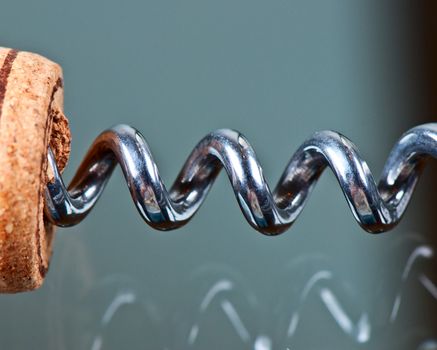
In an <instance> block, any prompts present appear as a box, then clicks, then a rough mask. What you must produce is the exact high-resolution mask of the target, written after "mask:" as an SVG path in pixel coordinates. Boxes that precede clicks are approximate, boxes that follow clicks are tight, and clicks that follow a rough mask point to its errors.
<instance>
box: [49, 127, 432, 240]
mask: <svg viewBox="0 0 437 350" xmlns="http://www.w3.org/2000/svg"><path fill="white" fill-rule="evenodd" d="M429 156H432V157H434V158H437V123H430V124H424V125H421V126H418V127H415V128H413V129H411V130H409V131H408V132H406V133H405V134H404V135H403V136H402V138H401V139H400V140H399V141H398V142H397V144H396V145H395V146H394V148H393V151H392V153H391V154H390V156H389V158H388V161H387V163H386V166H385V168H384V171H383V174H382V176H381V180H380V182H379V184H378V185H376V183H375V180H374V178H373V176H372V174H371V173H370V171H369V168H368V166H367V164H366V162H365V161H364V160H363V159H362V157H361V156H360V154H359V152H358V150H357V148H356V147H355V146H354V144H353V143H352V142H351V141H350V140H348V139H347V138H346V137H345V136H343V135H341V134H339V133H337V132H333V131H321V132H317V133H315V134H314V135H313V136H312V137H311V138H309V139H308V140H307V141H305V142H304V143H303V144H302V146H301V147H300V148H299V149H298V150H297V151H296V153H295V154H294V155H293V156H292V158H291V160H290V162H289V163H288V165H287V166H286V168H285V171H284V173H283V174H282V177H281V179H280V180H279V183H278V185H277V186H276V188H275V190H274V191H273V192H272V191H271V190H270V188H269V186H268V184H267V182H266V180H265V179H264V176H263V171H262V168H261V166H260V164H259V162H258V160H257V158H256V155H255V151H254V150H253V148H252V147H251V146H250V144H249V142H248V141H247V139H246V138H245V137H244V136H243V135H242V134H241V133H239V132H237V131H234V130H229V129H222V130H217V131H214V132H212V133H210V134H208V135H207V136H206V137H204V138H203V139H202V140H201V141H200V142H199V143H198V144H197V146H196V147H195V148H194V150H193V151H192V153H191V154H190V156H189V157H188V159H187V161H186V162H185V164H184V166H183V167H182V170H181V171H180V173H179V175H178V176H177V178H176V180H175V182H174V184H173V186H172V187H171V189H170V190H169V191H167V189H166V187H165V185H164V184H163V182H162V180H161V178H160V176H159V172H158V167H157V165H156V163H155V161H154V160H153V157H152V153H151V151H150V148H149V147H148V145H147V142H146V141H145V139H144V137H143V136H142V135H141V134H140V133H139V132H138V131H137V130H136V129H134V128H132V127H130V126H127V125H118V126H115V127H113V128H111V129H109V130H107V131H105V132H103V133H102V134H101V135H100V136H99V137H97V139H96V140H95V141H94V143H93V145H92V146H91V148H90V150H89V151H88V154H87V155H86V156H85V158H84V160H83V162H82V164H81V165H80V167H79V169H78V171H77V173H76V175H75V176H74V178H73V180H72V181H71V183H70V186H69V188H68V189H67V188H66V187H65V185H64V183H63V180H62V178H61V176H60V174H59V171H58V170H57V166H56V161H55V158H54V155H53V152H51V151H50V150H49V152H48V157H49V164H50V167H51V168H52V170H53V173H54V181H53V182H49V183H48V184H47V188H46V194H45V203H46V205H45V209H46V210H45V213H46V217H47V219H48V220H50V222H52V223H53V224H55V225H57V226H71V225H75V224H77V223H79V222H80V221H81V220H82V219H83V218H84V217H85V216H86V215H87V214H88V213H89V212H90V210H91V209H92V208H93V206H94V205H95V203H96V201H97V200H98V198H99V197H100V195H101V193H102V192H103V189H104V187H105V185H106V183H107V181H108V179H109V177H110V175H111V173H112V171H113V170H114V168H115V167H116V165H117V164H119V165H120V167H121V169H122V171H123V174H124V176H125V179H126V181H127V184H128V188H129V190H130V193H131V196H132V199H133V201H134V203H135V205H136V207H137V209H138V211H139V213H140V215H141V216H142V218H143V219H144V221H145V222H146V223H147V224H149V225H150V226H152V227H153V228H156V229H158V230H170V229H176V228H178V227H181V226H183V225H184V224H186V223H187V222H188V221H189V220H190V218H191V217H192V216H193V215H194V214H195V213H196V211H197V210H198V208H199V207H200V205H201V204H202V202H203V201H204V200H205V198H206V196H207V194H208V191H209V190H210V188H211V186H212V185H213V183H214V180H215V179H216V177H217V176H218V174H219V173H220V170H221V169H222V168H223V169H225V171H226V173H227V175H228V177H229V181H230V183H231V185H232V187H233V190H234V193H235V197H236V199H237V201H238V204H239V206H240V208H241V211H242V212H243V214H244V216H245V218H246V220H247V221H248V222H249V224H250V225H251V226H252V227H253V228H255V229H256V230H258V231H260V232H262V233H264V234H267V235H276V234H279V233H281V232H283V231H285V230H286V229H288V228H289V227H290V226H291V225H292V224H293V222H294V221H295V220H296V219H297V217H298V215H299V214H300V212H301V211H302V209H303V207H304V205H305V203H306V201H307V199H308V197H309V195H310V193H311V191H312V189H313V188H314V186H315V184H316V182H317V179H318V178H319V176H320V175H321V174H322V172H323V170H324V169H325V168H326V167H330V168H331V169H332V171H333V172H334V174H335V176H336V178H337V180H338V183H339V185H340V188H341V189H342V191H343V193H344V195H345V197H346V200H347V202H348V204H349V207H350V209H351V211H352V213H353V215H354V217H355V219H356V220H357V221H358V223H359V224H360V225H361V226H362V227H363V228H364V229H365V230H367V231H368V232H372V233H378V232H382V231H386V230H388V229H390V228H392V227H393V226H394V225H396V224H397V223H398V222H399V220H400V218H401V217H402V215H403V213H404V211H405V209H406V207H407V204H408V202H409V200H410V197H411V195H412V192H413V190H414V187H415V185H416V183H417V180H418V177H419V174H420V172H421V170H422V168H423V165H424V162H425V159H426V158H427V157H429Z"/></svg>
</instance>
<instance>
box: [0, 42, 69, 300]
mask: <svg viewBox="0 0 437 350" xmlns="http://www.w3.org/2000/svg"><path fill="white" fill-rule="evenodd" d="M70 141H71V137H70V131H69V127H68V121H67V119H66V117H65V116H64V114H63V80H62V70H61V68H60V66H58V65H57V64H56V63H54V62H51V61H50V60H48V59H46V58H44V57H42V56H39V55H37V54H33V53H29V52H22V51H17V50H13V49H7V48H0V292H2V293H14V292H21V291H27V290H33V289H35V288H38V287H39V286H41V284H42V282H43V280H44V276H45V275H46V273H47V270H48V266H49V260H50V256H51V253H52V243H53V238H54V227H53V226H52V225H51V224H50V223H48V222H46V221H45V220H44V210H43V209H44V188H45V186H46V184H47V181H49V175H48V173H47V150H48V146H49V145H50V147H51V148H52V149H53V151H54V154H55V157H56V161H57V165H58V166H59V168H60V169H61V170H62V169H63V168H64V167H65V165H66V164H67V161H68V157H69V153H70Z"/></svg>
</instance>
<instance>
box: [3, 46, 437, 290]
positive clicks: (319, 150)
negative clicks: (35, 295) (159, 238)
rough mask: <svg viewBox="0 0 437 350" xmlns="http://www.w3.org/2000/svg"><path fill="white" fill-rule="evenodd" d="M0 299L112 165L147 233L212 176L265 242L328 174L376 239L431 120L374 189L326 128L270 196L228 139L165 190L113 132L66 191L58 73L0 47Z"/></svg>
mask: <svg viewBox="0 0 437 350" xmlns="http://www.w3.org/2000/svg"><path fill="white" fill-rule="evenodd" d="M0 66H1V68H0V118H1V119H0V135H1V137H0V169H2V170H1V172H0V277H1V279H0V291H3V292H14V291H22V290H28V289H34V288H36V287H38V286H40V285H41V283H42V281H43V278H44V276H45V274H46V272H47V269H48V263H49V259H50V254H51V246H52V239H53V229H54V228H53V226H72V225H75V224H78V223H79V222H80V221H81V220H83V219H84V218H85V217H86V215H87V214H88V213H89V212H90V211H91V209H92V208H93V207H94V205H95V204H96V202H97V200H98V199H99V197H100V196H101V194H102V192H103V190H104V188H105V185H106V184H107V182H108V180H109V178H110V176H111V174H112V172H113V170H114V168H115V167H116V166H117V165H118V164H119V165H120V167H121V169H122V171H123V174H124V177H125V179H126V182H127V185H128V188H129V190H130V194H131V196H132V199H133V201H134V203H135V205H136V207H137V209H138V211H139V213H140V215H141V216H142V218H143V219H144V220H145V222H146V223H147V224H149V225H150V226H152V227H153V228H155V229H159V230H171V229H176V228H179V227H181V226H183V225H185V224H186V223H187V222H188V221H189V220H190V219H191V218H192V217H193V215H194V214H195V213H196V212H197V210H198V209H199V207H200V206H201V204H202V203H203V202H204V200H205V198H206V196H207V194H208V192H209V190H210V189H211V187H212V185H213V183H214V180H215V179H216V178H217V176H218V175H219V173H220V171H221V169H224V170H225V171H226V173H227V175H228V178H229V180H230V183H231V186H232V187H233V190H234V193H235V197H236V199H237V202H238V204H239V206H240V208H241V211H242V213H243V215H244V216H245V218H246V220H247V221H248V223H249V224H250V225H251V226H252V227H253V228H255V229H256V230H258V231H260V232H262V233H264V234H266V235H277V234H280V233H282V232H284V231H285V230H287V229H288V228H289V227H290V226H291V225H292V224H293V222H294V221H295V220H296V219H297V217H298V216H299V214H300V213H301V211H302V210H303V208H304V206H305V203H306V202H307V200H308V198H309V195H310V194H311V191H312V190H313V188H314V186H315V185H316V183H317V180H318V178H319V177H320V176H321V174H322V173H323V171H324V169H326V168H327V167H329V168H330V169H331V170H332V171H333V173H334V175H335V176H336V178H337V180H338V183H339V185H340V188H341V190H342V191H343V193H344V195H345V198H346V200H347V202H348V204H349V207H350V209H351V211H352V213H353V215H354V217H355V219H356V220H357V222H358V223H359V224H360V225H361V226H362V228H363V229H365V230H366V231H368V232H371V233H379V232H383V231H387V230H389V229H391V228H392V227H394V226H395V225H396V224H397V223H398V222H399V220H400V219H401V217H402V215H403V213H404V212H405V210H406V207H407V205H408V202H409V200H410V198H411V195H412V193H413V191H414V188H415V186H416V183H417V180H418V178H419V176H420V173H421V171H422V169H423V168H424V166H425V164H426V161H427V158H437V123H429V124H424V125H421V126H417V127H415V128H413V129H411V130H409V131H407V132H406V133H405V134H404V135H403V136H402V137H401V139H400V140H399V141H398V142H397V143H396V144H395V146H394V148H393V150H392V152H391V154H390V155H389V157H388V160H387V163H386V165H385V167H384V170H383V173H382V176H381V180H380V181H379V183H378V184H376V182H375V180H374V178H373V176H372V174H371V172H370V170H369V168H368V166H367V164H366V162H365V161H364V160H363V158H362V157H361V156H360V154H359V152H358V150H357V148H356V147H355V145H354V144H353V143H352V142H351V141H350V140H349V139H347V138H346V137H345V136H343V135H341V134H339V133H337V132H334V131H321V132H317V133H315V134H314V135H313V136H312V137H310V138H309V139H308V140H307V141H305V142H304V143H303V144H302V145H301V146H300V148H299V149H298V150H297V151H296V152H295V153H294V155H293V156H292V158H291V160H290V161H289V163H288V165H287V166H286V168H285V170H284V172H283V174H282V177H281V178H280V180H279V182H278V184H277V186H276V188H275V189H274V190H273V191H271V190H270V188H269V185H268V184H267V182H266V180H265V178H264V175H263V170H262V168H261V166H260V164H259V162H258V160H257V157H256V154H255V151H254V150H253V148H252V147H251V145H250V144H249V142H248V140H247V139H246V138H245V137H244V136H243V135H242V134H241V133H239V132H237V131H234V130H230V129H222V130H217V131H214V132H212V133H210V134H208V135H207V136H205V137H204V138H203V139H202V140H201V141H200V142H199V143H198V144H197V146H196V147H195V148H194V149H193V151H192V153H191V154H190V155H189V157H188V159H187V161H186V162H185V164H184V166H183V167H182V170H181V171H180V173H179V175H178V176H177V178H176V180H175V182H174V183H173V185H172V187H171V188H170V189H169V190H167V188H166V187H165V185H164V184H163V182H162V180H161V178H160V175H159V172H158V167H157V165H156V163H155V161H154V159H153V157H152V153H151V151H150V149H149V147H148V145H147V143H146V141H145V139H144V137H143V136H142V135H141V134H140V133H139V132H138V131H137V130H136V129H134V128H132V127H130V126H127V125H118V126H115V127H113V128H111V129H108V130H106V131H104V132H103V133H102V134H101V135H100V136H98V137H97V139H96V140H95V141H94V143H93V144H92V146H91V148H90V150H89V151H88V153H87V154H86V156H85V158H84V160H83V162H82V164H81V165H80V166H79V168H78V170H77V172H76V175H75V176H74V177H73V180H72V181H71V183H70V185H69V186H68V188H67V187H66V186H65V185H64V182H63V179H62V177H61V171H62V169H63V168H64V167H65V165H66V162H67V159H68V156H69V151H70V133H69V128H68V121H67V119H66V118H65V116H64V114H63V79H62V71H61V68H60V67H59V66H58V65H57V64H55V63H53V62H51V61H49V60H47V59H45V58H43V57H41V56H39V55H35V54H31V53H27V52H18V51H16V50H11V49H2V48H0Z"/></svg>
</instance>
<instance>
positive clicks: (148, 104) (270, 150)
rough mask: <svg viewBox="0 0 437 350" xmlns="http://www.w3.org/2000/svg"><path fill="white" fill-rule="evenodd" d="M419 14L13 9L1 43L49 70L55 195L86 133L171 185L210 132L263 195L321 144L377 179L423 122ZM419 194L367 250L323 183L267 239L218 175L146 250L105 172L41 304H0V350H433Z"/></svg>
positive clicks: (298, 5) (343, 5)
mask: <svg viewBox="0 0 437 350" xmlns="http://www.w3.org/2000/svg"><path fill="white" fill-rule="evenodd" d="M416 15H417V13H416V12H414V11H413V10H411V9H409V8H406V7H402V6H399V3H398V2H395V1H393V2H384V4H381V3H380V2H379V1H367V2H350V1H329V2H328V1H300V2H298V1H269V2H266V1H240V0H238V1H235V0H233V1H230V0H224V1H204V0H202V1H200V0H197V1H191V0H190V1H183V2H181V1H158V0H156V1H123V2H122V1H112V0H111V1H104V2H103V1H102V2H91V1H85V0H78V1H70V2H68V1H62V2H60V1H55V0H41V1H22V0H15V1H9V2H7V3H3V4H2V5H1V9H0V44H1V45H3V46H7V47H16V48H19V49H22V50H28V51H34V52H38V53H41V54H43V55H44V56H46V57H49V58H51V59H53V60H54V61H56V62H58V63H60V64H61V65H62V67H63V69H64V78H65V111H66V114H67V115H68V116H69V118H70V123H71V129H72V134H73V144H72V154H71V159H70V163H69V166H68V169H67V171H66V172H65V174H64V177H65V178H66V179H70V178H71V176H72V174H73V173H74V170H75V169H76V168H77V166H78V164H79V162H80V160H81V158H82V156H83V155H84V153H85V152H86V149H87V148H88V146H89V145H90V144H91V142H92V140H93V139H94V137H96V136H97V134H98V133H99V132H100V131H102V130H103V129H104V128H107V127H109V126H111V125H113V124H117V123H126V124H131V125H132V126H135V127H136V128H138V129H139V130H141V132H142V133H143V135H144V136H145V137H146V139H147V141H148V143H149V145H150V147H151V149H152V151H153V153H154V156H155V160H156V161H157V163H158V166H159V170H160V173H161V176H162V178H163V180H164V181H165V183H166V184H167V185H168V186H170V184H171V182H172V181H173V180H174V178H175V177H176V175H177V173H178V171H179V169H180V167H181V166H182V164H183V162H184V160H185V158H186V157H187V156H188V154H189V152H190V151H191V149H192V147H193V146H194V145H195V144H196V143H197V141H199V140H200V139H201V138H202V137H203V136H204V135H205V134H206V133H208V132H209V131H211V130H214V129H217V128H223V127H226V128H234V129H237V130H239V131H241V132H243V133H244V134H245V135H246V136H247V138H248V139H249V141H250V142H251V144H252V146H253V147H254V148H255V150H256V152H257V155H258V158H259V160H260V162H261V164H262V166H263V169H264V174H265V176H266V178H267V180H268V181H269V183H270V184H271V187H273V186H274V185H275V183H276V181H277V180H278V179H279V176H280V174H281V172H282V171H283V169H284V167H285V165H286V164H287V162H288V160H289V158H290V157H291V155H292V154H293V152H294V150H296V149H297V148H298V146H299V145H300V144H301V143H302V142H303V141H304V140H305V139H306V138H307V137H309V136H310V135H311V134H312V133H313V132H315V131H317V130H323V129H333V130H336V131H340V132H342V133H343V134H345V135H346V136H348V137H349V138H350V139H352V141H353V142H354V143H355V144H356V145H357V146H358V147H359V149H360V151H361V154H362V155H363V156H364V158H365V159H366V160H367V161H368V164H369V166H370V169H371V170H372V172H373V173H374V175H375V177H376V178H378V176H379V173H380V171H381V170H382V167H383V164H384V162H385V160H386V157H387V155H388V153H389V151H390V149H391V147H392V146H393V144H394V143H395V141H396V140H397V138H398V137H399V136H400V135H401V133H402V132H403V131H405V130H407V129H408V128H410V127H412V126H413V125H415V124H417V123H419V122H423V121H435V120H436V118H435V117H433V118H432V117H430V116H432V114H431V113H430V111H432V108H431V107H429V101H428V100H426V98H425V95H426V92H425V91H427V85H426V81H427V80H426V79H427V75H426V74H425V73H424V66H423V64H424V63H423V62H422V61H420V60H419V59H418V57H419V58H420V57H421V56H420V55H425V53H423V52H422V51H420V50H419V47H420V45H421V42H420V41H417V40H416V39H417V35H418V34H417V31H416V30H417V28H416V27H415V26H416V24H417V23H416V22H415V21H414V18H412V17H414V16H416ZM426 96H428V95H426ZM418 116H423V119H422V120H420V119H418ZM434 116H435V114H434ZM435 175H436V167H435V164H434V165H431V166H430V167H428V169H426V171H425V174H424V176H423V178H422V179H421V181H420V183H419V186H418V189H417V193H416V194H415V195H414V198H413V200H412V202H411V204H410V207H409V209H408V211H407V214H406V216H405V217H404V219H403V221H402V222H401V224H400V225H399V226H398V227H397V228H395V229H394V230H393V231H391V232H388V233H385V234H382V235H369V234H367V233H365V232H364V231H362V230H361V229H360V227H359V226H358V225H357V223H356V222H355V220H354V218H353V216H352V214H351V212H350V211H349V208H348V206H347V204H346V201H345V200H344V198H343V194H342V192H341V190H340V188H339V186H338V184H337V182H336V180H335V178H334V177H333V175H332V173H331V172H330V171H329V170H328V171H326V172H325V174H323V175H322V177H321V180H320V181H319V183H318V184H317V186H316V188H315V191H314V192H313V194H312V195H311V198H310V199H309V201H308V204H307V206H306V208H305V209H304V211H303V213H302V214H301V216H300V218H299V220H298V221H297V222H296V224H295V225H294V226H293V227H292V228H291V229H290V230H289V231H287V232H286V233H284V234H282V235H281V236H278V237H273V238H272V237H266V236H262V235H260V234H259V233H257V232H256V231H254V230H253V229H252V228H250V227H249V225H248V224H247V223H246V221H245V220H244V218H243V216H242V214H241V212H240V210H239V208H238V205H237V202H236V201H235V198H234V195H233V192H232V189H231V186H230V184H229V183H228V179H227V178H226V176H225V175H224V174H222V175H221V176H220V177H219V179H218V181H217V182H216V183H215V184H214V186H213V189H212V191H211V193H210V195H209V197H208V198H207V200H206V202H205V203H204V205H203V206H202V208H201V209H200V211H199V213H198V214H197V215H196V216H195V218H194V219H193V220H192V221H191V222H190V223H189V224H188V225H187V226H185V227H184V228H182V229H180V230H178V231H174V232H158V231H154V230H152V229H151V228H149V227H148V226H147V225H146V224H144V222H142V220H141V218H140V216H139V215H138V214H137V212H136V210H135V208H134V206H133V204H132V201H131V198H130V196H129V193H128V191H127V188H126V184H125V181H124V179H123V178H122V176H121V174H120V172H119V171H117V172H116V173H115V174H114V176H113V178H112V179H111V181H110V183H109V185H108V187H107V189H106V191H105V194H104V195H103V197H102V199H101V201H100V202H99V203H98V205H97V207H96V208H95V209H94V211H93V212H92V213H91V214H90V216H89V217H88V218H87V219H86V220H85V221H84V222H83V223H81V224H80V225H79V226H77V227H74V228H70V229H59V230H58V233H57V238H56V242H55V249H54V256H53V259H52V262H51V266H50V271H49V273H48V276H47V278H46V281H45V284H44V285H43V287H42V288H41V289H40V290H38V291H36V292H32V293H24V294H17V295H2V296H0V310H1V313H0V348H6V349H23V348H38V349H92V350H97V349H119V348H122V347H125V348H126V347H127V348H129V349H168V350H170V349H210V350H212V349H254V350H270V349H290V350H299V349H304V350H307V349H339V350H341V349H347V350H350V349H363V348H365V349H408V350H411V349H420V350H424V349H427V350H430V349H437V330H436V321H437V316H436V315H437V313H436V311H437V303H436V302H435V299H436V298H437V275H436V272H435V271H436V269H435V267H436V260H435V255H434V250H435V237H433V234H434V233H435V223H436V220H435V198H436V182H435ZM433 214H434V215H433Z"/></svg>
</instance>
